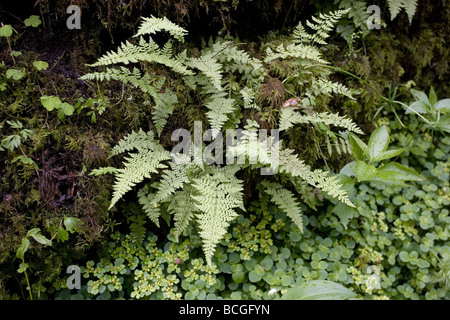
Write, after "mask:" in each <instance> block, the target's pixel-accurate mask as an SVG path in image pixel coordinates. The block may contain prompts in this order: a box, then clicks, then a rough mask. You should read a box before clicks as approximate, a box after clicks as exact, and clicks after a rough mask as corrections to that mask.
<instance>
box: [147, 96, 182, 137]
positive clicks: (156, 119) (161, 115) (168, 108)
mask: <svg viewBox="0 0 450 320" xmlns="http://www.w3.org/2000/svg"><path fill="white" fill-rule="evenodd" d="M155 103H156V104H155V106H154V107H153V109H152V118H153V123H154V125H155V127H156V131H157V132H158V135H159V136H160V135H161V133H162V131H163V129H164V126H165V125H166V123H167V118H168V117H169V116H170V115H171V114H172V113H173V111H174V109H175V106H176V104H177V103H178V98H177V96H176V94H175V93H173V92H172V91H170V90H167V91H166V92H164V93H161V94H160V97H159V99H158V100H156V101H155Z"/></svg>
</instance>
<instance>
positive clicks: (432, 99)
mask: <svg viewBox="0 0 450 320" xmlns="http://www.w3.org/2000/svg"><path fill="white" fill-rule="evenodd" d="M428 99H429V101H430V106H431V108H433V106H434V105H435V103H436V102H437V96H436V92H435V91H434V88H433V87H431V88H430V93H429V94H428Z"/></svg>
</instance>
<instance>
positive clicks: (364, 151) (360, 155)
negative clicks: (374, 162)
mask: <svg viewBox="0 0 450 320" xmlns="http://www.w3.org/2000/svg"><path fill="white" fill-rule="evenodd" d="M349 138H350V139H349V141H350V145H351V147H352V153H353V155H354V156H355V159H356V160H359V161H363V160H364V155H366V156H367V158H369V148H368V147H367V145H366V144H365V143H364V142H363V141H362V140H361V139H360V138H358V137H357V136H356V135H354V134H353V133H351V132H350V133H349Z"/></svg>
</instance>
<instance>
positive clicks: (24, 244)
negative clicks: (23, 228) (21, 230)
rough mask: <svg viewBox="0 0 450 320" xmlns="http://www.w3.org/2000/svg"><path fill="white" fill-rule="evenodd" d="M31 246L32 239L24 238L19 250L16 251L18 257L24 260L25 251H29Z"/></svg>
mask: <svg viewBox="0 0 450 320" xmlns="http://www.w3.org/2000/svg"><path fill="white" fill-rule="evenodd" d="M29 246H30V240H28V239H27V238H23V239H22V243H21V244H20V246H19V248H17V252H16V256H17V258H19V259H22V260H23V258H24V255H25V252H27V250H28V247H29Z"/></svg>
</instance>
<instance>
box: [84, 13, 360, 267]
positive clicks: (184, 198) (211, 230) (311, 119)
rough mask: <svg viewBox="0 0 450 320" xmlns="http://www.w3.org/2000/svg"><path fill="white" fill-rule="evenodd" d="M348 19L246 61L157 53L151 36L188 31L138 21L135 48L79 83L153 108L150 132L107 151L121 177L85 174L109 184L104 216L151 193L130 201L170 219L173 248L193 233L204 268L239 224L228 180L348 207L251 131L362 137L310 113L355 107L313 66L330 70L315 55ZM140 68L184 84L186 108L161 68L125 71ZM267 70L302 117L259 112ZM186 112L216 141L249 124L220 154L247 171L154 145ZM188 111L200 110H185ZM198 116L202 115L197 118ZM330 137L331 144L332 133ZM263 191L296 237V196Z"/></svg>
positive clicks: (214, 50) (289, 110)
mask: <svg viewBox="0 0 450 320" xmlns="http://www.w3.org/2000/svg"><path fill="white" fill-rule="evenodd" d="M345 12H346V11H338V12H334V13H330V14H327V15H319V17H318V18H314V19H313V20H312V21H313V22H308V23H307V26H308V27H309V28H310V29H312V33H308V32H306V30H305V29H304V27H303V26H302V25H301V24H299V25H298V26H297V28H296V30H295V31H294V34H293V37H292V38H293V39H294V40H292V39H291V40H290V41H282V42H281V43H282V44H281V45H277V46H275V47H272V46H271V45H269V46H268V47H267V49H266V50H265V52H266V55H265V56H263V57H262V58H255V57H251V56H250V55H249V54H247V53H246V52H245V51H244V50H241V49H239V48H238V44H236V43H235V42H234V41H225V40H223V39H217V40H216V41H213V40H210V41H209V43H208V44H206V43H205V45H204V47H203V48H202V49H201V50H200V54H196V55H195V56H188V54H187V51H182V53H180V54H177V53H176V50H175V49H174V46H173V45H172V42H171V41H169V42H167V43H166V44H165V45H164V46H163V47H160V46H159V45H158V44H156V43H155V42H154V41H153V40H152V38H151V36H152V35H154V34H155V33H157V32H160V31H166V32H167V33H168V34H169V35H170V36H171V37H173V38H175V39H176V40H179V41H183V40H184V37H185V35H186V31H185V30H184V29H182V28H180V27H178V26H176V25H175V24H173V23H171V22H170V21H169V20H167V19H166V18H163V19H158V18H155V17H150V18H144V19H143V23H142V24H141V26H140V27H139V30H138V32H137V34H136V35H135V38H138V39H139V40H138V41H137V43H131V42H125V43H123V44H122V45H121V46H120V47H119V48H118V49H117V50H116V51H111V52H108V53H107V54H105V55H104V56H103V57H101V58H100V59H99V60H98V61H97V62H96V63H94V64H93V65H92V66H107V68H106V70H104V71H100V72H94V73H91V74H88V75H86V76H84V77H83V78H84V79H86V80H99V81H111V80H114V81H121V82H122V83H124V84H130V85H133V86H134V87H136V88H138V89H140V90H141V91H142V92H144V93H146V94H148V95H150V96H151V97H152V98H153V100H154V104H153V107H152V109H151V114H152V123H153V124H154V128H153V129H152V130H153V131H149V132H144V131H143V130H141V129H140V130H139V131H138V132H134V131H133V132H131V133H130V134H128V135H126V136H125V137H124V138H122V139H121V140H120V141H119V143H118V144H117V145H116V146H115V147H114V148H113V149H112V151H111V156H118V155H122V154H123V155H124V158H123V159H124V161H123V164H122V166H121V168H112V167H106V168H100V169H96V170H94V171H93V172H92V173H91V174H104V173H113V174H114V176H115V181H114V185H113V196H112V200H111V206H110V208H111V207H112V206H114V205H115V204H116V203H117V201H119V200H120V199H121V198H122V197H123V196H124V195H125V194H126V193H127V192H129V191H130V190H132V189H133V188H134V187H136V186H137V185H138V184H140V183H141V182H146V183H148V184H147V185H146V186H145V187H143V188H141V189H140V190H139V192H138V194H137V196H138V202H139V204H140V205H141V207H142V209H143V211H144V212H145V213H146V214H147V216H148V217H149V219H150V220H151V221H153V222H154V223H155V224H156V225H158V226H159V220H160V218H164V219H166V218H167V219H169V218H170V219H172V220H173V223H174V224H173V229H172V230H171V232H172V234H173V235H174V237H175V239H176V240H178V238H179V237H180V236H181V235H182V234H183V233H186V231H187V230H189V231H191V230H194V229H188V228H189V227H190V226H192V225H193V226H197V227H198V232H199V235H200V237H201V239H202V242H203V251H204V253H205V256H206V260H207V262H208V264H209V265H211V264H212V257H213V254H214V251H215V248H216V246H217V244H218V243H219V242H220V241H221V239H223V237H224V235H225V234H226V232H227V228H228V226H229V224H230V222H231V221H232V220H233V219H235V218H236V217H237V215H238V211H237V210H238V208H240V209H242V210H244V204H243V192H242V191H243V181H241V180H239V179H238V178H236V176H235V174H236V173H237V171H238V170H241V169H244V168H248V169H260V168H263V167H266V168H268V167H270V168H271V169H272V170H273V171H274V172H275V173H279V174H280V176H281V178H280V181H289V180H290V181H291V182H292V184H293V186H294V187H295V190H297V192H298V193H299V194H300V198H301V199H302V201H303V202H304V203H306V204H307V205H310V206H311V207H314V206H315V201H316V198H317V197H318V196H317V197H316V196H315V195H316V193H317V192H321V191H322V192H325V193H327V194H329V195H330V196H332V197H335V198H337V199H339V200H340V201H342V202H344V203H346V204H348V205H350V206H353V204H352V203H351V202H350V200H349V198H348V195H347V193H346V191H345V190H343V189H342V186H341V184H340V181H339V179H338V178H337V177H336V176H331V175H330V173H328V172H325V171H322V170H318V169H316V170H313V169H311V167H310V166H308V165H306V164H305V162H304V161H303V160H301V159H299V158H298V156H297V155H296V154H295V153H294V151H293V150H290V149H286V148H284V147H283V143H282V141H277V139H275V137H270V138H268V139H266V140H264V141H262V140H260V139H259V138H258V129H259V124H258V123H257V122H256V121H255V120H256V119H257V120H258V121H260V120H261V121H260V123H264V124H266V123H269V125H273V123H276V121H277V118H276V117H277V116H278V115H279V118H278V120H279V127H280V130H289V129H291V128H293V127H294V126H296V125H300V124H313V125H315V124H320V126H318V127H321V128H322V129H323V126H324V125H325V126H335V127H339V128H343V129H345V130H348V131H352V132H355V133H362V132H361V130H360V129H359V128H358V127H357V125H356V124H355V123H354V122H353V121H352V120H350V119H348V118H346V117H343V116H340V115H338V114H332V113H329V112H321V113H314V111H312V107H313V106H315V104H316V101H317V102H319V101H320V102H321V103H323V99H319V97H320V96H329V95H331V94H333V93H335V94H339V95H343V96H346V97H348V98H350V99H353V92H352V91H351V90H350V89H348V88H347V87H345V86H344V85H342V84H339V83H335V82H332V81H330V80H329V79H328V76H329V74H330V73H329V72H331V71H324V70H323V69H322V68H320V66H317V67H316V64H327V63H328V62H327V61H325V59H324V58H323V56H322V53H321V51H320V50H319V49H318V46H317V45H318V44H323V43H325V40H326V39H327V38H328V37H329V33H330V31H331V30H332V27H333V24H334V23H335V22H336V21H337V19H338V18H339V17H340V16H342V15H343V14H344V13H345ZM146 36H150V37H149V39H148V40H145V39H144V37H146ZM146 39H147V38H146ZM141 62H142V63H145V64H146V68H150V70H151V68H152V67H154V65H153V64H159V65H162V66H163V67H165V68H164V69H165V70H167V71H169V72H175V73H178V77H179V78H180V80H182V81H183V82H184V85H185V86H184V87H183V88H185V89H186V90H187V92H186V99H181V96H180V95H176V94H175V92H177V93H178V92H180V91H181V90H182V89H180V88H181V86H182V85H183V84H182V83H180V82H177V81H166V79H165V78H163V77H160V76H153V74H158V75H159V74H161V72H159V70H160V68H159V67H158V72H152V71H149V72H145V73H142V72H141V71H139V70H138V68H137V67H136V68H133V69H131V68H129V67H128V66H123V65H128V64H131V63H141ZM147 63H149V65H147ZM112 65H114V66H112ZM274 65H275V66H276V68H274V67H273V66H274ZM283 68H284V70H281V69H283ZM274 69H275V71H276V70H278V71H276V72H275V73H277V74H283V75H285V76H286V79H285V80H284V81H281V79H276V81H277V82H279V87H280V90H281V91H283V92H285V91H286V92H289V93H291V92H290V91H287V88H289V90H295V93H293V95H294V97H295V94H297V95H298V96H299V97H298V99H297V100H295V99H294V100H295V101H297V102H299V104H298V105H297V106H298V107H300V108H301V110H302V112H303V111H304V112H305V114H303V113H301V112H300V111H298V110H296V109H295V108H294V107H292V106H290V107H284V108H283V107H281V104H282V101H281V103H279V108H272V107H273V106H274V105H271V108H266V105H264V102H260V101H263V99H259V98H260V95H262V93H261V91H262V88H263V85H264V84H266V82H267V78H269V77H270V78H273V73H274V72H273V70H274ZM169 74H170V73H169ZM168 78H169V77H168ZM180 84H181V86H180ZM291 88H294V89H291ZM285 89H286V90H285ZM299 92H301V94H300V93H299ZM269 94H270V93H269ZM300 97H301V98H300ZM178 99H180V101H178ZM291 100H292V99H291ZM183 103H185V105H184V106H182V107H180V109H179V111H180V115H181V116H185V115H186V113H187V116H188V117H189V118H188V119H189V122H191V121H195V120H198V119H199V118H200V119H204V118H203V117H202V116H206V118H207V120H208V123H209V126H210V128H211V129H212V132H213V137H217V136H218V135H219V133H221V132H222V131H224V130H225V129H228V128H230V127H231V128H235V127H238V126H239V123H240V122H242V121H243V120H244V119H246V118H247V115H248V118H250V119H248V118H247V125H246V126H245V130H244V132H243V137H242V139H241V140H240V141H239V143H238V144H237V145H235V146H232V147H230V148H229V149H228V150H227V157H228V152H230V154H231V155H233V156H235V157H238V159H240V160H242V158H243V159H244V160H245V161H243V162H240V161H239V164H234V165H230V164H229V163H227V166H224V167H217V166H214V165H207V163H206V162H205V160H204V159H203V158H202V157H196V156H194V161H193V162H192V163H191V162H190V160H191V158H192V156H193V155H194V153H195V155H197V152H199V151H200V149H204V146H203V145H201V146H196V145H195V144H191V150H190V155H189V157H186V156H184V157H186V159H184V158H183V161H184V162H183V161H182V162H179V161H175V159H174V158H173V157H172V156H171V154H170V153H169V152H168V151H167V150H166V149H165V148H164V147H163V146H162V145H161V143H160V142H159V141H158V140H157V139H156V135H157V136H158V137H160V136H163V132H164V128H165V126H166V125H167V122H168V120H169V116H170V115H171V114H173V112H174V110H175V107H176V106H177V105H180V106H181V105H182V104H183ZM257 103H258V104H261V106H259V105H258V104H257ZM188 104H190V105H188ZM195 105H197V106H198V107H197V108H195V107H193V108H189V107H190V106H195ZM201 107H203V108H201ZM324 107H325V108H324ZM188 109H189V110H188ZM246 109H252V110H246ZM324 109H325V110H327V109H326V106H321V110H324ZM261 110H262V111H261ZM201 111H205V112H204V114H201V113H200V112H201ZM278 111H279V112H278ZM182 112H186V113H185V114H183V113H182ZM192 114H193V116H191V115H192ZM244 117H245V118H244ZM327 133H328V134H329V135H330V136H332V134H331V133H330V131H327ZM323 136H325V138H324V137H323ZM340 136H342V138H341V137H340ZM319 137H321V138H322V139H325V140H322V141H324V142H325V143H327V145H328V146H329V147H330V149H331V151H336V152H337V153H339V152H344V151H348V145H347V148H345V145H344V142H345V135H344V134H340V135H339V137H338V138H336V140H333V141H330V140H326V139H329V138H328V136H326V135H325V134H322V136H319ZM165 138H166V137H165V136H163V137H162V138H161V139H162V141H166V140H165ZM317 145H320V144H317ZM344 149H345V150H344ZM170 160H172V161H170ZM178 160H179V159H178ZM150 183H151V184H150ZM149 185H151V189H150V187H149ZM263 186H265V192H266V193H268V194H269V195H270V196H271V200H272V201H273V202H274V203H275V204H276V205H277V206H278V207H280V208H281V210H283V211H284V212H286V214H287V216H289V217H290V218H291V219H292V220H293V221H294V222H295V223H296V225H297V226H298V227H299V228H300V230H302V229H303V221H302V216H301V215H302V213H301V210H300V206H299V202H298V201H297V199H296V195H294V194H293V193H292V192H291V191H289V190H288V189H286V188H284V187H283V186H282V185H281V184H277V183H268V182H266V183H265V184H264V185H263ZM194 221H195V222H196V224H194V223H193V222H194ZM169 222H170V221H169Z"/></svg>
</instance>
